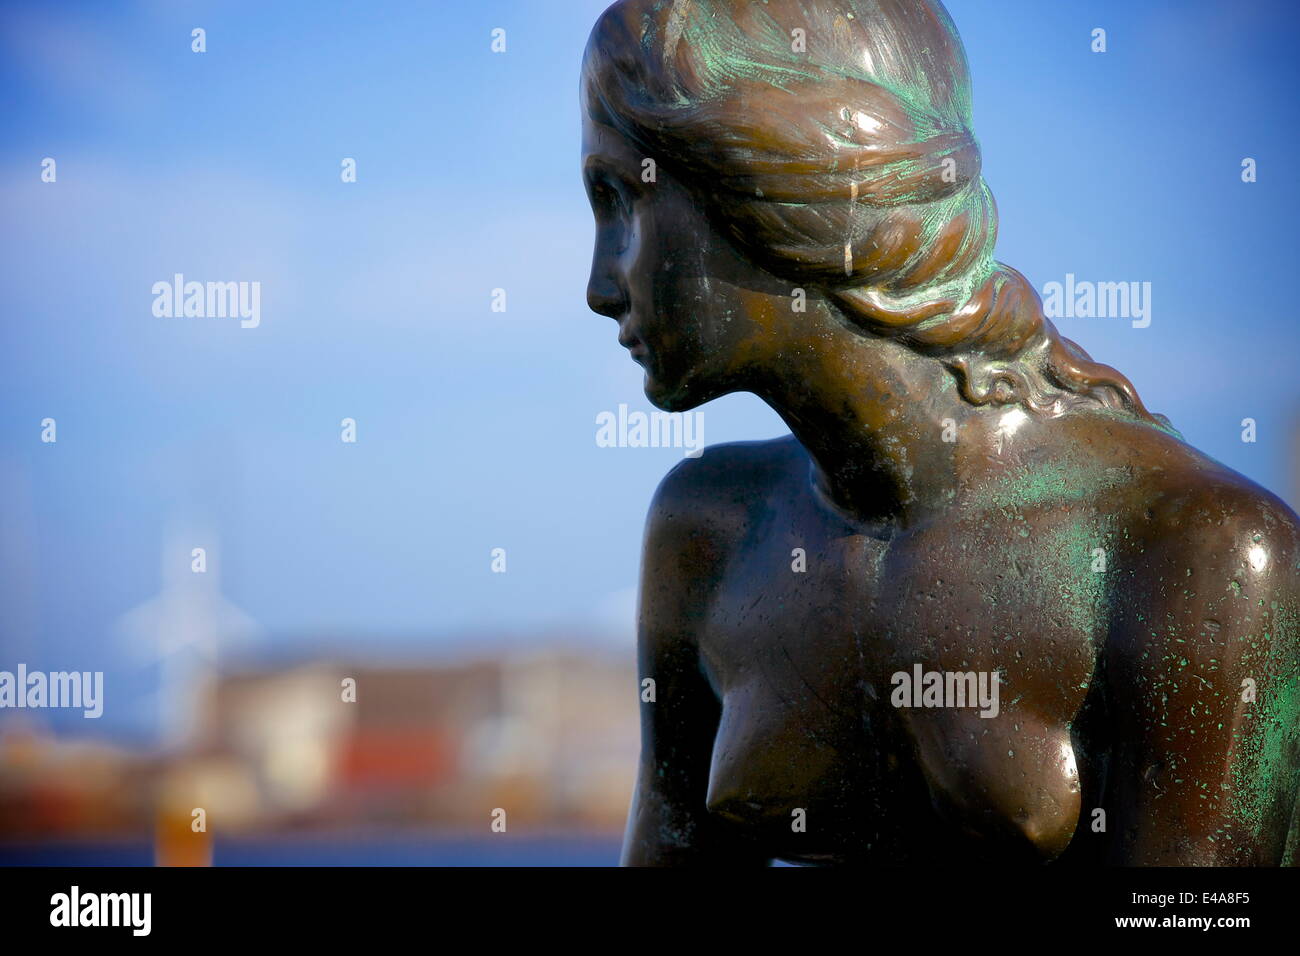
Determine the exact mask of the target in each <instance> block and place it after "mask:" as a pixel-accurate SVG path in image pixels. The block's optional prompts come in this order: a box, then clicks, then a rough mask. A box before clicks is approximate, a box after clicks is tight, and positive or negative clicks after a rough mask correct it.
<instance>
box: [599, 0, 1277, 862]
mask: <svg viewBox="0 0 1300 956" xmlns="http://www.w3.org/2000/svg"><path fill="white" fill-rule="evenodd" d="M798 31H803V34H802V36H803V42H802V44H801V43H800V34H799V32H798ZM582 103H583V119H584V124H585V125H584V142H583V164H584V175H585V178H586V182H587V186H588V189H589V193H590V197H591V202H592V206H593V209H594V210H595V214H596V221H597V233H596V246H595V256H594V261H593V264H592V270H591V278H590V285H589V289H588V299H589V302H590V305H591V308H592V309H594V310H595V311H596V312H599V313H601V314H602V315H606V316H609V317H611V318H614V319H615V320H617V322H618V329H619V335H618V338H619V342H620V343H622V344H623V345H624V346H626V347H627V348H628V349H629V350H630V352H631V354H632V357H633V358H634V359H635V360H636V361H637V362H639V363H640V364H641V365H642V366H643V367H644V369H645V390H646V394H647V396H648V397H649V398H650V400H651V401H652V402H653V403H654V404H655V405H656V406H658V407H660V408H662V409H666V410H669V411H684V410H687V409H692V408H695V407H696V406H699V405H700V404H702V403H704V402H707V401H709V400H710V399H713V398H716V397H718V396H720V395H724V394H727V393H729V392H734V391H749V392H753V393H755V394H756V395H758V396H760V397H761V398H762V399H763V400H764V401H766V402H767V403H768V404H769V405H771V407H772V408H773V409H775V410H776V411H777V412H778V413H779V414H780V415H781V417H782V418H783V419H784V420H785V422H786V423H787V424H788V425H789V427H790V430H791V432H792V435H791V436H789V437H786V438H783V439H778V440H775V441H768V442H752V443H741V444H732V445H723V446H718V447H713V448H709V449H708V450H707V451H706V452H705V453H704V455H703V457H701V458H699V459H696V460H692V459H687V460H685V461H684V462H683V463H682V464H681V465H680V466H678V467H677V468H675V469H674V470H673V471H672V472H671V473H670V474H669V475H668V476H667V477H666V478H665V479H664V481H663V483H662V485H661V486H660V488H659V490H658V492H657V493H656V495H655V498H654V501H653V503H652V505H651V507H650V515H649V520H648V525H647V529H646V537H645V552H644V558H643V571H642V580H641V603H640V620H639V627H640V650H639V655H640V670H641V676H642V678H643V679H647V678H648V679H650V680H652V681H653V694H652V695H650V694H646V695H645V696H647V697H649V696H653V700H652V701H651V700H647V701H645V702H643V703H642V704H641V708H642V728H643V739H642V757H641V766H640V771H639V776H638V779H637V785H636V796H635V799H634V801H633V806H632V809H631V813H630V818H629V822H628V829H627V835H626V839H625V844H624V851H623V859H624V862H625V863H629V864H674V863H743V862H754V863H760V862H768V861H770V860H772V859H776V858H779V859H786V860H792V861H804V862H879V863H900V862H918V863H936V864H946V863H961V864H968V863H970V862H972V861H980V860H985V861H999V860H1000V861H1023V862H1026V863H1030V862H1041V861H1056V862H1057V863H1058V864H1065V863H1110V864H1268V865H1277V864H1280V863H1282V862H1284V861H1286V862H1293V861H1294V858H1295V857H1296V855H1297V848H1296V830H1297V825H1298V824H1300V814H1296V812H1295V811H1296V802H1297V783H1298V768H1300V741H1298V740H1297V732H1298V731H1300V593H1298V591H1300V589H1298V587H1297V559H1298V558H1300V546H1298V545H1300V541H1298V538H1300V532H1298V521H1297V518H1296V516H1295V514H1294V513H1292V512H1291V511H1290V510H1289V509H1288V508H1287V507H1286V505H1284V504H1283V503H1282V502H1281V501H1279V500H1278V499H1277V498H1276V497H1274V496H1273V495H1271V494H1269V493H1268V492H1267V491H1265V490H1263V489H1261V488H1260V487H1258V486H1257V485H1255V484H1253V483H1251V482H1250V481H1248V480H1247V479H1245V478H1244V477H1242V476H1241V475H1238V474H1236V473H1235V472H1233V471H1231V470H1229V469H1228V468H1226V467H1224V466H1223V465H1220V464H1218V463H1217V462H1215V461H1213V460H1212V459H1210V458H1209V457H1207V456H1206V455H1204V454H1202V453H1200V452H1198V451H1196V450H1195V449H1194V448H1191V447H1190V446H1188V445H1187V444H1185V443H1184V442H1183V441H1182V440H1181V438H1180V436H1179V434H1178V433H1177V432H1176V431H1174V430H1173V428H1172V427H1171V426H1170V425H1169V424H1168V423H1167V422H1166V421H1165V420H1164V419H1163V418H1161V417H1160V416H1156V415H1153V414H1151V413H1149V412H1148V411H1147V410H1146V408H1145V407H1144V406H1143V404H1142V402H1141V401H1140V400H1139V399H1138V396H1137V394H1136V392H1135V391H1134V389H1133V387H1132V386H1131V385H1130V383H1129V382H1128V380H1127V379H1125V378H1124V377H1123V376H1122V375H1120V374H1119V373H1118V372H1116V371H1115V370H1114V369H1112V368H1109V367H1108V366H1105V365H1100V364H1098V363H1095V362H1093V361H1092V360H1091V359H1090V358H1089V357H1088V356H1087V355H1086V354H1085V353H1084V352H1083V350H1082V349H1080V348H1079V347H1078V346H1077V345H1075V344H1074V343H1072V342H1070V341H1069V340H1067V339H1065V338H1063V337H1062V336H1061V335H1060V334H1059V333H1058V332H1057V331H1056V329H1055V328H1054V327H1053V325H1052V323H1051V322H1050V321H1048V320H1047V319H1046V318H1045V317H1044V315H1043V310H1042V307H1041V303H1040V301H1039V298H1038V296H1037V294H1036V293H1035V292H1034V290H1033V289H1032V287H1031V286H1030V285H1029V283H1028V282H1027V281H1026V280H1025V279H1024V278H1023V277H1022V276H1021V275H1020V274H1019V273H1017V272H1015V271H1014V270H1013V269H1010V268H1008V267H1007V266H1004V265H1002V264H1000V263H997V262H996V261H994V260H993V258H992V251H993V244H994V237H995V232H996V218H995V217H996V213H995V209H994V205H993V201H992V198H991V195H990V193H989V191H988V189H987V187H986V186H985V185H984V182H983V180H982V178H981V176H980V166H979V162H980V155H979V149H978V146H977V144H976V142H975V140H974V138H973V135H972V132H971V123H970V93H969V80H968V75H967V66H966V62H965V55H964V52H963V50H962V46H961V42H960V40H959V39H958V37H957V34H956V31H955V29H954V27H953V25H952V23H951V21H950V20H949V18H948V15H947V13H946V12H945V11H944V10H943V8H942V7H941V6H940V5H939V4H938V3H937V2H922V0H913V2H903V0H897V2H888V0H879V2H872V0H842V2H829V0H828V2H817V0H805V2H797V0H768V2H722V0H680V2H667V0H663V2H658V0H629V2H622V3H618V4H615V5H614V6H613V7H611V8H610V9H609V10H608V11H607V12H606V13H605V14H604V15H603V17H602V18H601V19H600V21H599V23H598V24H597V25H596V28H595V30H594V31H593V33H592V37H591V40H590V43H589V45H588V48H587V53H586V57H585V60H584V64H583V84H582ZM647 160H653V163H647V162H646V161H647ZM932 672H934V673H937V674H938V675H939V676H937V677H931V676H928V675H929V674H931V673H932ZM958 675H970V676H969V678H967V677H965V676H962V677H961V678H960V679H958ZM917 678H919V680H917ZM990 680H993V681H996V684H993V683H989V681H990ZM913 683H916V686H915V687H914V688H913V687H912V686H911V685H912V684H913ZM645 686H646V687H650V686H651V685H645ZM995 687H996V691H997V701H996V705H995V706H994V705H992V704H991V701H990V700H989V699H988V698H990V697H991V695H992V694H993V690H994V688H995ZM913 690H914V691H915V697H911V696H908V694H910V693H911V691H913ZM958 690H962V691H969V693H970V694H971V696H972V697H975V698H978V694H979V691H980V690H983V691H984V692H985V694H986V700H985V701H984V704H983V705H982V706H981V705H978V702H977V701H972V700H971V699H966V700H963V699H962V698H961V697H959V696H957V693H956V692H957V691H958ZM905 692H907V694H905ZM936 702H938V703H941V704H944V705H946V706H933V704H935V703H936ZM972 703H976V704H977V706H971V705H972ZM909 704H912V705H915V706H907V705H909ZM994 711H996V712H995V713H994ZM1293 819H1294V820H1295V822H1294V823H1293ZM1288 833H1290V834H1291V836H1290V844H1289V845H1288Z"/></svg>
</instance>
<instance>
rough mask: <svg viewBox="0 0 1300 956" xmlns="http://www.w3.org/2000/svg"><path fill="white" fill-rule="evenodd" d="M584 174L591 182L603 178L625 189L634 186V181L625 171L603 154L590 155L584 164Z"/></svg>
mask: <svg viewBox="0 0 1300 956" xmlns="http://www.w3.org/2000/svg"><path fill="white" fill-rule="evenodd" d="M582 175H583V178H585V179H586V180H587V182H589V183H591V182H594V181H595V180H596V179H597V178H602V179H605V180H608V181H609V182H611V183H612V184H614V185H617V186H621V187H623V188H624V189H630V188H633V187H632V181H631V180H630V179H628V177H627V176H626V175H624V173H623V171H622V170H621V169H619V168H618V166H617V165H616V164H614V163H612V162H610V161H609V160H608V159H606V158H605V157H603V156H597V155H592V156H588V157H587V158H586V160H585V161H584V162H583V164H582Z"/></svg>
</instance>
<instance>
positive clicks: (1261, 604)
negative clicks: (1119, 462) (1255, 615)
mask: <svg viewBox="0 0 1300 956" xmlns="http://www.w3.org/2000/svg"><path fill="white" fill-rule="evenodd" d="M1171 441H1172V442H1174V445H1171V446H1170V448H1169V451H1168V454H1165V455H1161V456H1159V457H1148V459H1147V464H1146V467H1144V468H1142V469H1140V470H1138V472H1137V474H1136V476H1135V479H1134V482H1135V485H1134V489H1133V490H1134V491H1136V494H1129V495H1128V496H1126V497H1127V500H1128V502H1129V512H1130V513H1129V514H1128V515H1127V516H1126V517H1127V520H1126V522H1125V524H1126V527H1127V529H1128V532H1129V536H1130V541H1131V542H1132V544H1133V545H1135V546H1136V550H1135V553H1134V554H1133V555H1131V557H1132V558H1133V560H1135V561H1138V562H1140V565H1141V566H1142V567H1144V568H1146V569H1147V570H1148V571H1149V572H1151V573H1154V574H1155V575H1156V576H1157V577H1158V578H1163V579H1164V580H1165V581H1168V582H1195V587H1192V586H1191V585H1190V584H1189V585H1188V586H1187V587H1184V588H1179V589H1173V590H1168V589H1166V590H1167V591H1168V593H1167V594H1166V597H1169V595H1173V596H1174V597H1173V598H1170V599H1169V601H1168V602H1166V603H1169V604H1170V606H1169V607H1166V608H1164V610H1163V612H1162V613H1164V614H1166V615H1169V614H1173V615H1174V616H1177V614H1178V607H1179V606H1183V605H1185V606H1186V609H1187V611H1188V613H1193V614H1195V613H1199V611H1198V610H1197V609H1198V608H1201V607H1202V604H1204V603H1205V602H1207V601H1212V600H1213V599H1214V597H1215V596H1216V595H1219V594H1221V593H1222V594H1225V595H1229V596H1231V597H1232V598H1233V599H1234V601H1238V600H1246V601H1248V602H1249V603H1250V604H1251V605H1252V607H1253V608H1255V609H1256V610H1258V609H1261V608H1262V609H1264V610H1266V611H1268V612H1269V613H1270V614H1271V613H1272V612H1273V611H1274V610H1275V609H1278V608H1280V609H1282V610H1283V611H1284V613H1286V614H1287V615H1289V616H1291V615H1295V614H1297V613H1300V518H1298V517H1297V516H1296V513H1295V512H1294V511H1293V510H1292V509H1291V508H1290V507H1289V506H1288V505H1287V504H1286V503H1285V502H1284V501H1282V500H1281V499H1280V498H1278V497H1277V496H1276V495H1274V494H1273V493H1272V492H1270V491H1268V490H1267V489H1265V488H1263V487H1261V486H1260V485H1258V484H1256V483H1255V482H1253V481H1251V480H1250V479H1249V478H1247V477H1245V476H1244V475H1241V474H1239V473H1237V472H1236V471H1233V470H1232V469H1231V468H1229V467H1228V466H1227V465H1224V464H1223V463H1221V462H1218V461H1215V460H1214V459H1213V458H1211V457H1210V456H1209V455H1206V454H1205V453H1203V452H1201V451H1198V450H1197V449H1195V448H1192V447H1190V446H1188V445H1186V444H1184V443H1183V442H1181V441H1177V440H1176V439H1171ZM1175 446H1176V447H1175ZM1161 593H1165V592H1163V591H1162V592H1161ZM1179 596H1181V597H1179ZM1175 598H1176V599H1175ZM1175 605H1177V606H1175ZM1289 619H1291V620H1294V619H1295V618H1294V617H1289ZM1293 631H1296V632H1294V633H1290V634H1287V635H1285V637H1286V638H1287V642H1286V643H1288V644H1289V645H1290V646H1291V647H1292V648H1293V649H1294V648H1300V631H1297V629H1294V628H1293Z"/></svg>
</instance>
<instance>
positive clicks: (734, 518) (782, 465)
mask: <svg viewBox="0 0 1300 956" xmlns="http://www.w3.org/2000/svg"><path fill="white" fill-rule="evenodd" d="M808 461H809V459H808V453H807V452H806V451H805V450H804V448H803V446H802V445H800V444H799V442H798V441H796V440H795V438H794V436H792V435H786V436H785V437H783V438H775V439H771V440H769V441H746V442H727V443H724V444H720V445H710V446H708V447H707V448H705V449H704V450H703V452H701V453H700V455H699V456H698V457H695V458H683V459H682V460H681V461H680V462H679V463H678V464H677V465H675V466H674V467H673V469H672V470H671V471H669V472H668V474H666V475H665V476H664V478H663V480H662V481H661V482H660V483H659V487H658V489H657V490H656V491H655V495H654V499H653V501H652V502H651V504H650V516H649V527H650V530H651V532H654V531H656V530H658V529H661V528H665V526H669V527H671V526H681V527H683V528H684V529H685V528H689V529H690V530H691V531H692V532H698V531H715V532H718V533H726V532H728V531H731V532H734V531H737V530H740V529H741V528H742V527H743V526H744V525H745V524H746V523H747V522H748V521H749V520H750V518H751V517H752V516H753V515H754V514H755V513H756V511H757V510H759V509H761V508H762V507H763V506H764V503H765V501H766V500H767V498H768V493H769V492H771V491H772V490H774V489H775V488H777V487H778V486H779V485H781V484H782V483H783V482H787V481H792V480H798V478H799V476H800V475H803V476H805V477H806V475H807V471H808Z"/></svg>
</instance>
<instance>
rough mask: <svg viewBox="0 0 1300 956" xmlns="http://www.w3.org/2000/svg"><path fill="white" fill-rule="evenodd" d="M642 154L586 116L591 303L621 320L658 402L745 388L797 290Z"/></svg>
mask: <svg viewBox="0 0 1300 956" xmlns="http://www.w3.org/2000/svg"><path fill="white" fill-rule="evenodd" d="M645 159H646V157H645V156H644V155H643V154H642V153H641V152H640V151H638V150H637V149H636V148H635V147H634V146H633V145H632V144H630V143H629V142H628V141H627V139H626V137H624V136H623V135H622V134H621V133H619V132H618V131H617V130H615V129H613V128H611V127H609V126H607V125H605V124H603V123H598V122H596V121H594V120H593V119H591V117H590V116H584V118H583V179H584V181H585V184H586V188H587V196H588V198H589V199H590V201H591V208H592V212H593V214H594V215H595V218H596V244H595V250H594V253H593V256H592V263H591V277H590V280H589V282H588V284H587V303H588V304H589V305H590V307H591V309H592V311H594V312H598V313H600V314H601V315H607V316H609V317H610V318H612V319H615V320H617V322H618V341H619V343H620V344H621V345H623V346H624V347H625V348H627V349H628V351H629V352H630V353H631V355H632V358H633V359H634V360H635V361H636V362H638V363H639V364H640V365H641V366H642V368H644V369H645V392H646V396H647V397H648V398H649V399H650V401H651V402H653V403H654V404H655V405H656V406H658V407H659V408H663V409H666V410H668V411H684V410H686V409H690V408H694V407H696V406H697V405H700V404H702V403H704V402H707V401H709V400H710V399H713V398H717V397H718V396H720V395H725V394H727V393H728V392H732V391H736V390H738V389H741V388H743V387H745V385H746V382H747V379H748V376H749V375H750V374H751V373H752V372H753V371H754V370H755V369H756V368H758V367H759V366H760V364H761V363H762V362H763V361H764V360H765V358H766V357H767V355H768V354H769V350H770V349H772V348H773V346H774V341H775V339H776V338H777V337H776V336H775V335H774V332H775V331H776V328H777V326H778V324H779V320H780V319H781V318H783V317H788V316H789V314H790V312H791V308H790V302H791V298H790V291H791V290H790V288H788V287H786V285H785V284H784V283H780V282H778V281H777V280H776V279H775V278H774V277H772V276H770V275H768V274H766V273H764V272H762V271H761V270H759V269H757V268H756V267H754V266H752V265H750V264H749V263H748V262H747V261H746V260H745V259H744V258H743V257H742V256H740V255H739V254H738V253H737V252H736V250H735V249H734V247H733V246H732V244H731V243H730V242H729V241H728V240H727V239H726V238H725V237H723V236H721V235H719V234H718V232H717V230H716V229H714V227H713V225H712V223H711V222H710V220H709V218H708V217H707V215H706V214H705V213H704V211H703V209H702V208H701V206H700V202H699V200H698V198H696V197H695V196H694V195H693V194H692V193H691V192H690V191H689V190H688V189H687V188H686V187H685V186H684V185H683V184H682V183H681V182H679V181H678V180H677V179H675V178H674V177H673V176H672V174H671V173H669V172H668V171H667V170H666V169H664V168H663V167H662V166H657V167H654V168H651V167H648V166H647V165H645ZM652 173H653V175H652ZM782 312H784V314H785V316H782Z"/></svg>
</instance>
